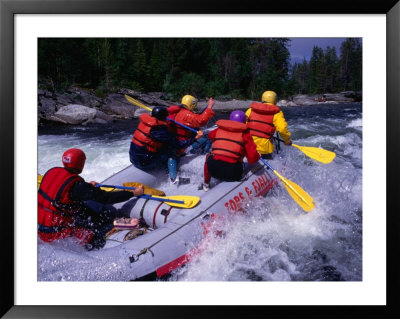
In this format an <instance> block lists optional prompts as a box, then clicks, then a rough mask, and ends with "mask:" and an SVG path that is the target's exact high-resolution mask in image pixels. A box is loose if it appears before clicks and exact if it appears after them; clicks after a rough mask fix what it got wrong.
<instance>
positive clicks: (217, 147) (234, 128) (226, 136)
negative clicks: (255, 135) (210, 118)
mask: <svg viewBox="0 0 400 319" xmlns="http://www.w3.org/2000/svg"><path fill="white" fill-rule="evenodd" d="M216 124H217V126H218V130H217V131H216V134H215V141H214V143H213V145H212V150H211V154H213V155H222V156H226V157H230V158H233V159H236V160H238V161H240V160H242V159H243V157H244V155H245V146H244V139H243V132H244V131H245V130H247V126H246V124H243V123H240V122H236V121H231V120H219V121H217V123H216Z"/></svg>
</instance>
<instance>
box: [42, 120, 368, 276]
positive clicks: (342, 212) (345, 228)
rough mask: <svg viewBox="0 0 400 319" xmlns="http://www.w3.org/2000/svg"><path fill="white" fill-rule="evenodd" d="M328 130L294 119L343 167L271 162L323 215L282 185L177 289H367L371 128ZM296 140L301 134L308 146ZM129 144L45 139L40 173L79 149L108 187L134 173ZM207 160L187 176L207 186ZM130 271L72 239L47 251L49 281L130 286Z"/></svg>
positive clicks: (300, 160)
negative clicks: (264, 285) (335, 285)
mask: <svg viewBox="0 0 400 319" xmlns="http://www.w3.org/2000/svg"><path fill="white" fill-rule="evenodd" d="M320 121H323V123H320V122H319V123H316V122H315V123H313V125H306V124H304V123H303V121H301V119H297V120H292V121H291V125H292V126H291V128H292V136H293V141H295V142H296V144H298V145H304V146H314V147H322V148H325V149H328V150H333V151H334V152H335V153H336V158H335V160H334V161H333V162H332V163H330V164H327V165H326V164H322V163H319V162H316V161H314V160H312V159H310V158H308V157H307V156H305V155H304V154H303V153H302V152H301V151H300V150H298V149H296V148H294V147H287V146H285V145H283V144H281V149H282V150H281V152H280V153H279V154H277V155H275V157H274V159H273V160H270V161H268V162H269V163H270V164H271V166H272V167H273V168H274V169H275V170H276V171H277V172H279V173H280V174H281V175H283V176H284V177H286V178H287V179H289V180H290V181H293V182H295V183H296V184H298V185H299V186H300V187H301V188H303V189H304V190H305V191H306V192H307V193H308V194H309V195H310V196H312V197H313V199H314V201H315V203H316V206H315V208H314V209H313V210H312V211H311V212H309V213H305V212H303V211H302V209H301V208H300V207H299V206H298V205H297V203H296V202H295V201H294V200H293V199H292V198H291V196H290V195H289V194H288V192H287V191H286V189H285V188H284V187H283V185H282V183H281V182H279V183H278V187H276V188H275V189H273V190H272V191H271V192H270V193H268V194H267V196H266V197H265V198H257V199H255V200H252V201H251V203H249V205H248V206H247V209H246V211H245V213H244V214H238V215H237V216H235V217H233V218H231V219H228V220H224V222H221V223H220V224H217V225H215V227H216V228H215V229H217V230H222V231H223V236H222V237H221V236H210V237H209V238H207V240H205V241H204V242H203V243H202V245H201V247H200V248H201V249H202V251H203V253H202V254H200V255H197V256H195V257H194V259H193V261H192V262H191V263H189V264H187V265H186V266H185V267H184V268H182V269H178V270H176V271H174V272H173V274H172V277H171V278H170V280H177V281H257V280H262V281H318V280H347V281H360V280H362V137H361V124H362V121H361V119H359V118H357V119H354V117H353V116H351V117H350V116H349V118H348V119H347V120H346V119H342V120H341V121H338V120H336V119H329V121H327V120H324V119H323V118H321V119H320ZM336 124H337V125H336ZM332 125H335V127H333V128H332ZM318 127H320V128H321V127H326V128H327V129H326V130H325V129H324V131H328V128H329V129H330V132H332V133H331V134H317V133H316V132H318ZM299 132H301V134H300V133H299ZM296 134H300V135H299V136H300V137H299V138H298V139H296ZM128 135H129V134H127V136H123V135H121V136H119V135H118V136H119V137H118V136H117V137H115V138H108V139H105V138H102V137H101V136H97V137H87V138H85V137H82V136H81V135H80V134H79V133H77V132H76V131H75V132H74V133H73V134H65V135H41V136H39V140H38V150H39V155H38V173H40V174H44V173H45V172H46V170H47V169H49V168H51V167H53V166H61V155H62V153H63V152H64V151H65V150H66V149H67V148H70V147H79V148H81V149H83V150H84V151H85V153H86V155H87V161H86V165H85V168H84V171H83V173H82V176H83V177H84V178H85V179H86V180H88V181H90V180H95V181H98V182H101V181H102V180H104V179H105V178H107V177H108V176H110V175H112V174H114V173H116V172H118V171H119V170H121V169H123V168H125V167H126V166H128V165H130V162H129V155H128V152H129V144H130V139H131V136H128ZM204 160H205V156H204V155H202V156H198V157H194V158H190V160H189V159H182V162H181V164H180V172H179V174H180V176H183V177H189V178H190V179H191V182H192V184H193V183H194V184H196V185H197V184H199V183H200V182H201V181H202V179H203V164H204ZM166 176H167V172H166ZM181 187H182V188H181V189H182V191H183V190H184V186H181ZM159 188H161V189H163V190H164V191H165V192H166V193H168V192H170V191H172V190H174V189H175V186H171V185H170V184H169V181H168V179H167V178H166V179H165V181H163V183H162V184H161V185H160V187H159ZM192 188H193V187H192ZM123 267H124V266H121V265H119V264H118V262H116V261H114V260H107V259H106V258H105V257H102V255H101V253H99V252H87V251H86V250H85V249H84V248H83V247H81V246H80V245H78V244H77V243H76V242H74V241H73V240H72V239H67V240H62V241H59V242H56V243H51V244H48V243H43V242H41V241H39V244H38V278H39V280H44V281H46V280H49V281H124V280H129V279H130V278H127V276H128V275H127V272H125V271H124V268H123Z"/></svg>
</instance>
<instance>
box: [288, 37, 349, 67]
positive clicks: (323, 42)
mask: <svg viewBox="0 0 400 319" xmlns="http://www.w3.org/2000/svg"><path fill="white" fill-rule="evenodd" d="M289 39H290V40H292V41H290V46H289V51H290V57H291V63H294V62H303V59H304V58H306V60H307V61H309V60H310V58H311V54H312V49H313V47H314V46H318V47H320V48H322V49H323V50H325V49H326V47H327V46H330V47H335V48H336V53H337V55H338V57H339V56H340V45H341V44H342V42H343V41H344V40H346V38H289Z"/></svg>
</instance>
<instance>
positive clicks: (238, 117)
mask: <svg viewBox="0 0 400 319" xmlns="http://www.w3.org/2000/svg"><path fill="white" fill-rule="evenodd" d="M229 119H230V120H231V121H236V122H240V123H246V114H244V112H243V111H240V110H237V111H233V112H232V113H231V115H230V116H229Z"/></svg>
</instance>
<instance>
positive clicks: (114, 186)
mask: <svg viewBox="0 0 400 319" xmlns="http://www.w3.org/2000/svg"><path fill="white" fill-rule="evenodd" d="M96 186H97V187H110V188H116V189H124V190H135V189H136V188H135V187H128V186H118V185H104V184H97V185H96ZM138 197H140V198H148V199H153V200H158V201H159V202H171V203H178V204H184V203H185V202H184V201H182V200H175V199H168V198H158V197H153V196H150V195H147V194H143V195H140V196H138Z"/></svg>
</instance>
